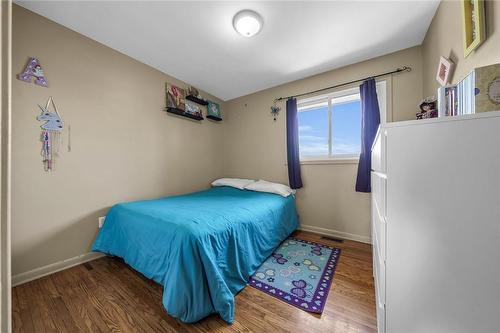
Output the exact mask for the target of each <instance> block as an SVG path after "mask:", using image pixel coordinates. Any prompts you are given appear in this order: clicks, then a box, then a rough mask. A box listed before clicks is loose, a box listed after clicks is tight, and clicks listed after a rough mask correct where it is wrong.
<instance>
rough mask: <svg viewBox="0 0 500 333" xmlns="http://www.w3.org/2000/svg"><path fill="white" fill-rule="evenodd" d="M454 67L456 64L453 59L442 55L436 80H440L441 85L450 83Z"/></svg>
mask: <svg viewBox="0 0 500 333" xmlns="http://www.w3.org/2000/svg"><path fill="white" fill-rule="evenodd" d="M454 67H455V64H454V63H453V62H452V61H451V60H449V59H447V58H445V57H441V58H440V59H439V66H438V70H437V74H436V80H437V81H438V82H439V84H440V85H441V86H445V85H447V84H448V83H450V79H451V77H452V75H453V69H454Z"/></svg>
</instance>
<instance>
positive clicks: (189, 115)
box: [165, 107, 205, 120]
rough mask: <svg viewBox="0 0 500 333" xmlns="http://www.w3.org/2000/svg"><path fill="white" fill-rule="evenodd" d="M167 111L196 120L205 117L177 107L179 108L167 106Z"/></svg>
mask: <svg viewBox="0 0 500 333" xmlns="http://www.w3.org/2000/svg"><path fill="white" fill-rule="evenodd" d="M165 111H167V112H168V113H173V114H176V115H178V116H182V117H186V118H190V119H194V120H203V119H205V118H203V117H202V116H197V115H194V114H190V113H187V112H185V111H184V110H181V109H177V108H172V107H167V108H166V109H165Z"/></svg>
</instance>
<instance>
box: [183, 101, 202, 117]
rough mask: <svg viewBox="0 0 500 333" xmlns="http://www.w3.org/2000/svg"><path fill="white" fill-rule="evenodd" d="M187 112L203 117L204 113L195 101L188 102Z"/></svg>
mask: <svg viewBox="0 0 500 333" xmlns="http://www.w3.org/2000/svg"><path fill="white" fill-rule="evenodd" d="M185 112H186V113H189V114H190V115H193V116H197V117H203V114H202V113H201V109H200V107H199V106H198V105H195V104H193V103H189V102H186V110H185Z"/></svg>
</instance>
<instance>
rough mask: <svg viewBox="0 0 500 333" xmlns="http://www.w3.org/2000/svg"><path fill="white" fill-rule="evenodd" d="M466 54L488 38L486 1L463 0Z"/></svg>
mask: <svg viewBox="0 0 500 333" xmlns="http://www.w3.org/2000/svg"><path fill="white" fill-rule="evenodd" d="M462 17H463V35H464V56H465V57H467V56H468V55H469V54H471V52H472V51H474V50H475V49H477V47H478V46H479V45H481V43H482V42H484V40H485V39H486V32H485V30H486V29H485V19H484V17H485V16H484V1H483V0H462Z"/></svg>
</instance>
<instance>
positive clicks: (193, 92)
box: [187, 86, 200, 97]
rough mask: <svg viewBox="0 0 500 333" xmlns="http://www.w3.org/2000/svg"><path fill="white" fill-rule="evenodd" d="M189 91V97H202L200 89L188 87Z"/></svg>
mask: <svg viewBox="0 0 500 333" xmlns="http://www.w3.org/2000/svg"><path fill="white" fill-rule="evenodd" d="M187 90H188V91H187V94H188V96H194V97H199V96H200V92H199V91H198V89H196V88H195V87H193V86H188V89H187Z"/></svg>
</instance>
